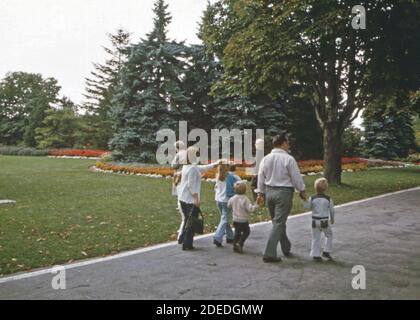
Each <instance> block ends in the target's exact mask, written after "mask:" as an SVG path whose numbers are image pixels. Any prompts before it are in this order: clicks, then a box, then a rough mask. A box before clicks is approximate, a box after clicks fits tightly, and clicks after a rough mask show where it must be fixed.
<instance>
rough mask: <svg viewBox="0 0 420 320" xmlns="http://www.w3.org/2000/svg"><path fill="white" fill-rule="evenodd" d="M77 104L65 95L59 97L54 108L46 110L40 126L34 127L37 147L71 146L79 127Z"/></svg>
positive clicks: (74, 141) (73, 143)
mask: <svg viewBox="0 0 420 320" xmlns="http://www.w3.org/2000/svg"><path fill="white" fill-rule="evenodd" d="M78 124H79V123H78V118H77V106H76V105H75V104H74V103H73V102H72V101H71V100H70V99H68V98H67V97H63V98H62V99H60V101H59V103H58V105H57V107H56V108H51V109H49V110H48V111H47V112H46V117H45V118H44V120H43V121H42V126H40V127H38V128H36V129H35V133H36V136H35V139H36V143H37V147H38V148H41V149H49V148H72V147H74V145H75V143H76V136H77V131H78V129H79V126H78Z"/></svg>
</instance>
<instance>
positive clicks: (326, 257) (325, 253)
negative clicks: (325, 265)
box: [322, 252, 333, 261]
mask: <svg viewBox="0 0 420 320" xmlns="http://www.w3.org/2000/svg"><path fill="white" fill-rule="evenodd" d="M322 256H323V257H324V258H325V259H328V260H330V261H332V260H333V258H332V257H331V255H330V253H329V252H323V253H322Z"/></svg>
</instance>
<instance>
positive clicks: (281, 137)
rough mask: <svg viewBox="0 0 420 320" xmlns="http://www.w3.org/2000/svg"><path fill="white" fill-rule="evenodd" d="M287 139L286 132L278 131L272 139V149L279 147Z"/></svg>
mask: <svg viewBox="0 0 420 320" xmlns="http://www.w3.org/2000/svg"><path fill="white" fill-rule="evenodd" d="M288 139H289V135H288V133H287V131H280V132H279V134H277V135H275V136H274V137H273V139H272V143H273V147H280V146H281V145H282V144H283V143H284V142H285V141H287V140H288Z"/></svg>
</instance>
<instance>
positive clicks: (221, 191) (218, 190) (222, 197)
mask: <svg viewBox="0 0 420 320" xmlns="http://www.w3.org/2000/svg"><path fill="white" fill-rule="evenodd" d="M214 192H215V196H214V200H216V201H217V202H228V201H229V199H228V197H227V195H226V179H225V181H221V180H219V179H216V184H215V186H214Z"/></svg>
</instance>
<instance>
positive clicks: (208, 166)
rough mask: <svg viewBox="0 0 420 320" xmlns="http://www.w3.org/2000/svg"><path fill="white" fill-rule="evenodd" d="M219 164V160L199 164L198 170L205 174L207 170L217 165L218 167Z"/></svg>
mask: <svg viewBox="0 0 420 320" xmlns="http://www.w3.org/2000/svg"><path fill="white" fill-rule="evenodd" d="M218 165H219V161H216V162H213V163H210V164H201V165H197V169H198V171H199V172H200V173H201V174H203V173H204V172H206V171H209V170H211V169H213V168H215V167H217V166H218Z"/></svg>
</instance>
